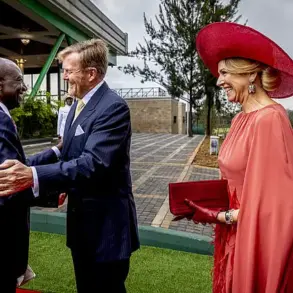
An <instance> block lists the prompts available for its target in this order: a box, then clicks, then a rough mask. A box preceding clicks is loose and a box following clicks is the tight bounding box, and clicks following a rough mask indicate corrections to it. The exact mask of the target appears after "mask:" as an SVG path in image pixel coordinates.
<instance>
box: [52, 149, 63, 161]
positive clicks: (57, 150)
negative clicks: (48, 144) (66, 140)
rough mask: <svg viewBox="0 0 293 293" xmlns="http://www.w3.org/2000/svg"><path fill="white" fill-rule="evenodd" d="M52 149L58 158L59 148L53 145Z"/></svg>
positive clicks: (59, 155) (59, 154)
mask: <svg viewBox="0 0 293 293" xmlns="http://www.w3.org/2000/svg"><path fill="white" fill-rule="evenodd" d="M52 150H53V151H54V153H55V154H56V156H57V158H58V159H59V158H60V157H61V152H60V151H59V149H58V148H57V147H56V146H53V147H52Z"/></svg>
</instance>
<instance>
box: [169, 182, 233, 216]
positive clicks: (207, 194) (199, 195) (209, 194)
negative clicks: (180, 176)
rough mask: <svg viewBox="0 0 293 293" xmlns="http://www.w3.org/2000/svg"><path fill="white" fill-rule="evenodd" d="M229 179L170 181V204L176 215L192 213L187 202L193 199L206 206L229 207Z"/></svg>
mask: <svg viewBox="0 0 293 293" xmlns="http://www.w3.org/2000/svg"><path fill="white" fill-rule="evenodd" d="M227 184H228V182H227V180H206V181H190V182H178V183H169V205H170V211H171V213H172V214H173V215H174V216H180V215H190V214H191V213H192V212H193V211H192V209H191V208H190V207H188V206H187V205H186V203H185V199H189V200H192V201H193V202H194V203H196V204H197V205H199V206H201V207H204V208H220V209H223V210H227V209H229V195H228V186H227Z"/></svg>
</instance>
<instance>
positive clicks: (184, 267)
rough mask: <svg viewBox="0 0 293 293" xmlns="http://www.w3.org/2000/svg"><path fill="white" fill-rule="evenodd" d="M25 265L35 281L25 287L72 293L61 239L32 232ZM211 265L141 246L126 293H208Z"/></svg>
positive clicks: (187, 255)
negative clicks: (31, 270) (33, 274)
mask: <svg viewBox="0 0 293 293" xmlns="http://www.w3.org/2000/svg"><path fill="white" fill-rule="evenodd" d="M29 263H30V265H31V266H32V268H33V270H34V271H35V273H36V274H37V278H36V279H35V280H33V281H31V282H30V283H29V284H28V285H27V286H26V288H30V289H38V290H41V291H42V292H44V293H74V292H76V291H75V283H74V275H73V267H72V263H71V258H70V253H69V249H68V248H66V246H65V237H64V236H61V235H55V234H47V233H38V232H32V233H31V247H30V261H29ZM211 266H212V259H211V257H209V256H203V255H197V254H191V253H185V252H179V251H173V250H168V249H160V248H154V247H142V248H141V249H140V250H139V251H137V252H136V253H134V254H133V256H132V258H131V268H130V274H129V276H128V279H127V288H128V293H210V292H211V273H210V272H211Z"/></svg>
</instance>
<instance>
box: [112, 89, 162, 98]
mask: <svg viewBox="0 0 293 293" xmlns="http://www.w3.org/2000/svg"><path fill="white" fill-rule="evenodd" d="M113 91H115V92H116V93H117V94H118V95H119V96H121V97H122V98H123V99H130V98H162V97H167V96H168V93H167V91H166V90H163V89H161V88H160V87H151V88H121V89H113Z"/></svg>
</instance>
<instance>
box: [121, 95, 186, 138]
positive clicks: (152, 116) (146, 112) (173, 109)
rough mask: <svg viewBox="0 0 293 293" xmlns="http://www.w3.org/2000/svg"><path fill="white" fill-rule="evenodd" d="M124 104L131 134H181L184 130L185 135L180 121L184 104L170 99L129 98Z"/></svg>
mask: <svg viewBox="0 0 293 293" xmlns="http://www.w3.org/2000/svg"><path fill="white" fill-rule="evenodd" d="M126 102H127V104H128V106H129V108H130V115H131V124H132V131H133V132H149V133H174V134H176V133H182V134H183V133H184V129H185V133H186V127H184V125H183V124H184V123H183V121H182V120H183V118H182V117H183V116H184V115H185V114H184V115H182V114H183V113H185V110H184V109H185V104H182V103H179V102H178V101H176V100H174V99H171V98H131V99H126ZM180 112H181V113H180ZM182 112H183V113H182ZM179 113H180V115H179ZM174 117H176V118H174Z"/></svg>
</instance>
